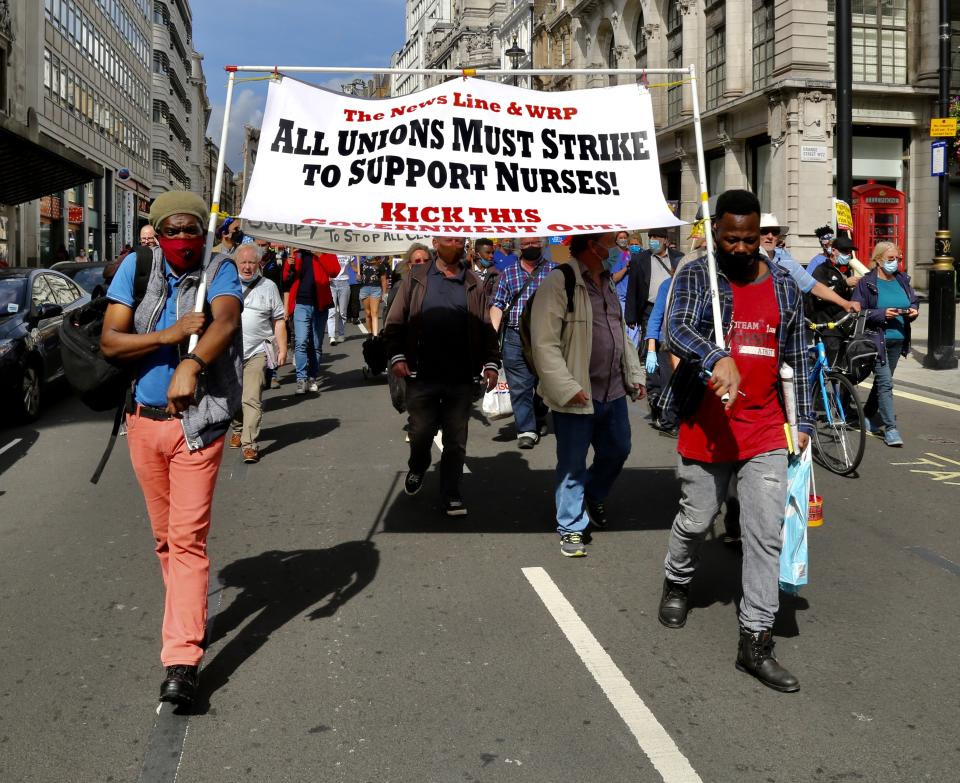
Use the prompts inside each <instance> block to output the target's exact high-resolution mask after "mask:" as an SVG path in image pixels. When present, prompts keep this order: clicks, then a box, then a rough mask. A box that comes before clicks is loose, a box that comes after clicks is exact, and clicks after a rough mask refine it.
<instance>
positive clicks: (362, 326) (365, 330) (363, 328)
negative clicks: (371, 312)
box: [357, 324, 370, 334]
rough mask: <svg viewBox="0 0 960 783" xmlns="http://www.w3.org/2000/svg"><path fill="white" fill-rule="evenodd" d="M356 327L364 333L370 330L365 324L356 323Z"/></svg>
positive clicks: (368, 332)
mask: <svg viewBox="0 0 960 783" xmlns="http://www.w3.org/2000/svg"><path fill="white" fill-rule="evenodd" d="M357 329H359V330H360V331H361V332H363V333H364V334H370V331H369V330H368V329H367V325H366V324H357Z"/></svg>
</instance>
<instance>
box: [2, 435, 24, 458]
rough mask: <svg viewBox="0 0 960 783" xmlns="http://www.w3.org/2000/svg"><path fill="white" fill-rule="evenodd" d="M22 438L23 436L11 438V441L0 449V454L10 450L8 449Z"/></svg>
mask: <svg viewBox="0 0 960 783" xmlns="http://www.w3.org/2000/svg"><path fill="white" fill-rule="evenodd" d="M22 440H23V438H14V439H13V440H12V441H10V442H9V443H8V444H7V445H6V446H4V447H3V448H2V449H0V454H5V453H6V452H8V451H10V449H12V448H13V447H14V446H16V445H17V444H18V443H19V442H20V441H22Z"/></svg>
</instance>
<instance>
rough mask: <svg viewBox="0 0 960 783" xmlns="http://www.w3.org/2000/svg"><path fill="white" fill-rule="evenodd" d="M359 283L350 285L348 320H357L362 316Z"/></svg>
mask: <svg viewBox="0 0 960 783" xmlns="http://www.w3.org/2000/svg"><path fill="white" fill-rule="evenodd" d="M362 287H363V286H361V285H360V284H359V283H354V284H353V285H351V286H350V302H349V303H348V304H347V320H348V321H351V322H352V321H356V320H357V319H358V318H359V317H360V289H361V288H362Z"/></svg>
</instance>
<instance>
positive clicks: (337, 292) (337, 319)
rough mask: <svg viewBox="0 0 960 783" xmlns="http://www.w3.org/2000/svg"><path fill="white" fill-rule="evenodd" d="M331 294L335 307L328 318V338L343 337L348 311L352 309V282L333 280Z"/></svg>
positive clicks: (331, 309)
mask: <svg viewBox="0 0 960 783" xmlns="http://www.w3.org/2000/svg"><path fill="white" fill-rule="evenodd" d="M330 293H331V294H332V295H333V307H331V308H330V315H328V316H327V337H330V338H331V339H332V338H334V337H343V336H344V334H346V323H347V309H348V308H349V307H350V281H349V280H331V281H330Z"/></svg>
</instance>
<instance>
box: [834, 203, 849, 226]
mask: <svg viewBox="0 0 960 783" xmlns="http://www.w3.org/2000/svg"><path fill="white" fill-rule="evenodd" d="M833 212H834V215H835V216H836V220H837V231H853V213H852V212H851V211H850V205H849V204H848V203H847V202H846V201H841V200H840V199H838V198H835V199H834V200H833Z"/></svg>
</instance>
